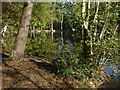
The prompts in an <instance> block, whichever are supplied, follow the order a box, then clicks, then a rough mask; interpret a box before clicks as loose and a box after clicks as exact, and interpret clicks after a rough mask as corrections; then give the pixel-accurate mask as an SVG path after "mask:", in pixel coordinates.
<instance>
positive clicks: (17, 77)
mask: <svg viewBox="0 0 120 90" xmlns="http://www.w3.org/2000/svg"><path fill="white" fill-rule="evenodd" d="M3 56H4V57H3V64H2V76H3V82H2V88H39V89H41V88H85V86H86V85H85V83H83V82H80V81H78V80H77V79H74V78H70V77H69V78H63V77H61V76H58V75H55V74H54V73H53V72H55V71H56V69H55V67H54V66H53V65H52V64H51V63H50V62H49V61H47V60H44V59H42V58H37V57H30V56H26V57H25V59H24V60H22V61H5V59H6V58H8V57H7V56H5V55H3ZM4 61H5V62H4ZM97 75H100V76H102V77H104V78H106V76H105V74H104V72H103V71H102V72H99V73H98V74H97ZM86 82H87V85H88V83H89V82H90V84H89V85H88V87H98V86H100V87H103V86H104V84H106V83H111V82H113V81H109V82H108V81H107V82H105V81H102V80H101V81H97V80H96V81H95V82H93V81H90V80H87V81H86ZM92 82H93V83H92ZM95 84H96V85H95ZM113 84H114V82H113V83H111V84H109V85H110V86H111V85H113ZM118 85H119V84H118Z"/></svg>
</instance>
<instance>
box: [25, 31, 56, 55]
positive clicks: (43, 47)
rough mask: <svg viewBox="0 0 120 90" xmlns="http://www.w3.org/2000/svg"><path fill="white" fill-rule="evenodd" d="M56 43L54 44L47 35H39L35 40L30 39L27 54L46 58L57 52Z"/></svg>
mask: <svg viewBox="0 0 120 90" xmlns="http://www.w3.org/2000/svg"><path fill="white" fill-rule="evenodd" d="M55 47H56V43H54V44H53V43H52V40H51V37H49V36H48V35H47V34H44V33H41V34H37V35H36V37H35V38H33V39H32V38H30V37H29V38H28V40H27V44H26V49H25V53H26V54H28V55H33V56H39V57H41V56H42V57H46V56H47V55H48V54H51V53H53V52H54V51H55V49H56V48H55Z"/></svg>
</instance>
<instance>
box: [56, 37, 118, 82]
mask: <svg viewBox="0 0 120 90" xmlns="http://www.w3.org/2000/svg"><path fill="white" fill-rule="evenodd" d="M65 44H67V45H69V48H68V49H67V51H71V52H72V51H73V50H74V46H73V44H72V42H71V41H70V40H69V39H67V40H65ZM58 49H63V46H62V45H58ZM56 58H57V57H56ZM54 59H55V58H54ZM96 61H97V60H96ZM102 63H103V66H102V68H101V69H102V70H103V71H105V72H106V73H107V74H109V75H110V76H111V78H113V79H114V80H120V64H115V63H110V62H108V61H107V57H104V58H103V59H102Z"/></svg>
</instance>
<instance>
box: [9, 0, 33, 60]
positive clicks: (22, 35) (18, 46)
mask: <svg viewBox="0 0 120 90" xmlns="http://www.w3.org/2000/svg"><path fill="white" fill-rule="evenodd" d="M32 8H33V3H32V2H25V3H24V7H23V14H22V19H21V25H20V28H19V31H18V35H17V37H16V40H15V45H14V50H13V51H12V55H11V58H12V59H13V60H21V59H22V58H23V55H24V50H25V44H26V40H27V36H28V30H29V25H30V20H31V14H32Z"/></svg>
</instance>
